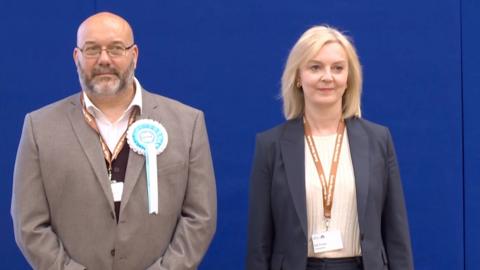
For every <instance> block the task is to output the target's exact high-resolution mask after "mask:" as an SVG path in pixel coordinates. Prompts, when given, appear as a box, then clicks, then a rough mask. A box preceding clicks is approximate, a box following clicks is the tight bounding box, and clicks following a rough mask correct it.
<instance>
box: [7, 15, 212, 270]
mask: <svg viewBox="0 0 480 270" xmlns="http://www.w3.org/2000/svg"><path fill="white" fill-rule="evenodd" d="M73 58H74V60H75V64H76V66H77V71H78V76H79V80H80V84H81V87H82V91H81V92H80V93H78V94H75V95H73V96H70V97H68V98H66V99H64V100H61V101H58V102H56V103H53V104H51V105H48V106H46V107H44V108H42V109H40V110H37V111H35V112H32V113H29V114H27V116H26V117H25V123H24V127H23V132H22V137H21V140H20V145H19V149H18V153H17V159H16V164H15V172H14V185H13V198H12V209H11V211H12V217H13V223H14V231H15V238H16V241H17V244H18V246H19V247H20V249H21V251H22V252H23V254H24V256H25V257H26V259H27V260H28V262H29V263H30V264H31V266H32V267H33V268H34V269H52V270H53V269H75V270H76V269H88V270H97V269H98V270H105V269H114V270H117V269H119V270H120V269H125V270H132V269H133V270H135V269H142V270H143V269H149V270H155V269H169V270H173V269H196V268H197V267H198V264H199V262H200V260H201V259H202V257H203V255H204V254H205V252H206V250H207V248H208V246H209V244H210V241H211V239H212V237H213V234H214V231H215V227H216V191H215V179H214V174H213V167H212V161H211V156H210V149H209V144H208V138H207V132H206V129H205V123H204V118H203V114H202V112H201V111H199V110H196V109H193V108H191V107H188V106H186V105H183V104H181V103H179V102H177V101H174V100H171V99H168V98H165V97H162V96H159V95H155V94H152V93H150V92H147V91H146V90H144V89H142V87H141V86H140V83H139V82H138V80H136V79H135V78H134V70H135V68H136V65H137V58H138V47H137V45H136V44H135V43H134V38H133V32H132V29H131V27H130V26H129V24H128V23H127V22H126V21H125V20H124V19H122V18H121V17H119V16H117V15H114V14H111V13H106V12H103V13H98V14H95V15H93V16H91V17H89V18H88V19H86V20H85V21H84V22H83V23H82V24H81V25H80V27H79V29H78V33H77V47H76V48H75V49H74V52H73ZM144 119H150V120H144ZM142 121H146V122H145V123H147V124H144V125H143V126H142V125H140V126H138V125H137V128H135V129H133V126H135V125H136V124H137V123H139V122H142ZM134 122H135V123H134ZM142 123H143V122H142ZM138 127H140V131H139V132H137V131H138ZM141 128H146V132H144V131H145V130H142V129H141ZM149 128H150V129H149ZM127 130H128V132H127ZM142 132H143V133H142ZM145 134H146V135H145ZM135 136H137V137H135ZM142 136H143V137H142ZM125 137H128V139H126V138H125ZM138 138H140V139H138ZM152 138H153V139H154V140H155V138H157V139H159V140H157V141H154V143H152V142H149V140H151V139H152ZM139 140H140V143H139ZM142 140H143V143H145V144H148V143H151V144H150V145H151V146H152V145H153V146H152V147H151V148H149V147H146V146H145V145H143V146H142ZM127 141H128V142H127ZM157 146H160V147H157ZM142 147H143V148H142ZM149 149H153V150H152V151H154V152H155V154H153V155H152V154H151V153H152V152H148V151H150V150H149ZM133 150H135V151H133ZM147 150H148V151H147ZM147 152H148V153H150V154H148V153H147ZM152 158H156V162H154V161H155V159H152ZM148 160H150V161H152V160H153V162H151V163H149V165H148V166H146V165H145V163H146V161H148ZM155 167H157V169H155ZM147 170H148V173H147ZM155 174H157V175H155ZM157 179H158V180H157ZM152 184H158V187H154V186H152ZM157 190H158V191H157ZM155 200H158V201H157V202H156V201H155Z"/></svg>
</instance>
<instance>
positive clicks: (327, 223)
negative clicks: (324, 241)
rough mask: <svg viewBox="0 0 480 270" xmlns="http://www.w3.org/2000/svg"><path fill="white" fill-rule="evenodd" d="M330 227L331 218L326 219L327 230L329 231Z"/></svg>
mask: <svg viewBox="0 0 480 270" xmlns="http://www.w3.org/2000/svg"><path fill="white" fill-rule="evenodd" d="M329 227H330V218H325V230H326V231H328V228H329Z"/></svg>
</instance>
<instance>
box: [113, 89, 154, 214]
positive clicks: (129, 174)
mask: <svg viewBox="0 0 480 270" xmlns="http://www.w3.org/2000/svg"><path fill="white" fill-rule="evenodd" d="M149 95H150V94H149V93H148V92H146V91H145V90H144V89H142V113H141V114H140V115H139V116H138V117H137V120H140V119H153V118H154V117H152V113H153V111H154V110H155V109H156V108H157V105H156V104H154V103H153V102H152V98H151V97H149ZM157 120H159V119H158V117H157ZM144 168H145V156H144V155H140V154H138V153H135V152H134V151H133V150H132V149H130V152H129V154H128V163H127V171H126V172H125V186H124V188H123V195H122V204H121V208H120V215H121V213H122V211H123V209H124V208H125V205H126V204H127V203H128V200H129V199H130V195H131V194H132V191H133V189H134V188H135V185H136V184H137V182H138V180H139V179H140V175H141V172H142V170H144ZM144 193H145V196H147V195H146V194H147V190H146V189H145V191H144ZM147 210H148V209H145V211H147Z"/></svg>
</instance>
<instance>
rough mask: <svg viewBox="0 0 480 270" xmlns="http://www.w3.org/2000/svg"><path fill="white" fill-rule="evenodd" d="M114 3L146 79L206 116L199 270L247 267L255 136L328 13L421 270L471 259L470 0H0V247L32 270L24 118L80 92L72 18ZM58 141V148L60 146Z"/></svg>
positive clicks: (477, 189) (479, 41)
mask: <svg viewBox="0 0 480 270" xmlns="http://www.w3.org/2000/svg"><path fill="white" fill-rule="evenodd" d="M104 10H108V11H112V12H115V13H118V14H120V15H121V16H123V17H125V18H126V19H127V20H128V21H129V22H130V23H131V25H132V27H133V29H134V32H135V37H136V43H137V44H138V46H139V48H140V57H139V67H138V69H137V73H136V74H137V77H138V78H139V80H140V82H141V83H142V85H143V86H144V87H145V88H147V89H149V90H151V91H153V92H156V93H159V94H162V95H165V96H168V97H172V98H175V99H178V100H180V101H182V102H184V103H187V104H190V105H192V106H195V107H197V108H200V109H202V110H203V111H204V112H205V116H206V120H207V126H208V131H209V135H210V143H211V147H212V154H213V159H214V165H215V169H216V176H217V187H218V229H217V233H216V236H215V239H214V241H213V242H212V245H211V247H210V249H209V251H208V253H207V255H206V257H205V259H204V261H203V263H202V265H201V269H243V268H244V255H245V244H246V216H247V185H248V177H249V173H250V163H251V158H252V154H253V147H254V145H253V144H254V135H255V133H257V132H259V131H262V130H264V129H267V128H269V127H272V126H273V125H276V124H278V123H280V122H282V121H283V118H282V113H281V102H280V100H279V99H278V98H277V96H278V93H279V88H280V76H281V73H282V69H283V65H284V62H285V59H286V57H287V55H288V52H289V49H290V48H291V47H292V46H293V44H294V43H295V41H296V40H297V38H298V37H299V36H300V35H301V33H302V32H303V31H305V30H306V29H307V28H308V27H310V26H312V25H315V24H321V23H327V24H330V25H333V26H336V27H339V28H341V29H343V30H347V34H349V35H351V36H353V39H354V43H355V44H356V47H357V49H358V53H359V55H360V59H361V62H362V65H363V68H364V74H365V83H364V95H363V109H364V117H365V118H368V119H370V120H373V121H375V122H378V123H380V124H384V125H387V126H389V127H390V128H391V131H392V134H393V137H394V140H395V144H396V148H397V154H398V158H399V162H400V167H401V173H402V177H403V184H404V188H405V194H406V201H407V208H408V212H409V218H410V227H411V234H412V242H413V250H414V257H415V265H416V268H417V269H421V270H423V269H425V270H428V269H445V270H451V269H455V270H456V269H459V270H464V269H466V270H474V269H478V265H480V256H478V254H479V253H480V233H479V230H478V228H480V215H479V214H478V213H480V200H479V199H476V198H475V197H476V196H475V194H480V181H479V178H480V169H479V168H478V167H477V166H478V164H479V163H480V154H479V153H480V142H479V141H478V139H477V138H478V137H479V136H480V125H478V124H477V121H478V118H477V113H478V112H477V108H478V107H476V106H477V100H479V98H480V92H479V91H478V85H480V75H479V74H480V73H479V68H478V64H477V63H478V62H479V61H480V55H479V54H478V53H477V50H478V49H477V48H480V38H479V37H478V34H477V33H476V30H477V29H478V28H479V27H480V18H479V16H478V13H479V11H480V3H478V1H475V0H442V1H437V0H423V1H416V0H403V1H381V0H364V1H348V0H336V1H329V2H328V3H327V2H325V1H314V0H305V1H285V0H276V1H273V0H265V1H254V0H242V1H221V0H204V1H188V0H187V1H175V2H174V1H148V0H137V1H114V0H88V1H87V0H69V1H63V0H50V1H48V2H45V1H35V0H23V1H18V0H16V1H15V0H2V1H1V2H0V30H1V31H0V33H2V34H3V37H4V38H3V39H2V41H1V42H0V53H1V56H0V120H1V123H2V126H3V128H2V130H3V131H2V132H1V133H0V136H1V137H0V143H1V144H2V148H1V149H2V150H3V156H2V158H1V164H0V179H1V181H0V192H1V193H0V195H1V196H0V216H1V219H0V237H1V238H0V239H1V240H2V241H1V245H0V254H2V257H4V258H8V259H7V260H3V262H2V265H3V266H2V267H1V268H2V269H28V264H27V263H26V262H25V260H24V259H23V257H22V255H21V253H20V252H19V250H18V249H17V247H16V245H15V242H14V238H13V231H12V222H11V218H10V213H9V210H10V199H11V186H12V173H13V165H14V160H15V154H16V148H17V144H18V140H19V136H20V133H21V126H22V123H23V117H24V115H25V114H26V113H27V112H29V111H32V110H34V109H37V108H39V107H41V106H43V105H46V104H48V103H50V102H53V101H55V100H58V99H60V98H63V97H65V96H67V95H70V94H72V93H75V92H76V91H78V90H79V85H78V80H77V74H76V70H75V65H74V63H73V60H72V51H73V47H74V46H75V39H76V29H77V27H78V25H79V23H80V22H81V21H83V20H84V19H85V18H86V17H87V16H89V15H91V14H93V13H95V12H97V11H104ZM67 151H68V149H67Z"/></svg>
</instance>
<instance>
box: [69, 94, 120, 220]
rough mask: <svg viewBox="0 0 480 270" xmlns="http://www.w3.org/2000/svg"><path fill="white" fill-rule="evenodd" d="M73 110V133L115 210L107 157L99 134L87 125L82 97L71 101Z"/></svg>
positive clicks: (71, 120) (71, 111)
mask: <svg viewBox="0 0 480 270" xmlns="http://www.w3.org/2000/svg"><path fill="white" fill-rule="evenodd" d="M71 104H72V108H71V110H70V111H69V113H68V117H69V119H70V123H71V124H72V127H73V131H74V133H75V135H76V136H77V139H78V141H79V142H80V145H81V147H82V148H83V150H84V151H85V155H86V156H87V159H88V161H89V162H90V164H91V166H92V169H93V171H94V173H95V175H96V176H97V180H98V183H99V184H100V186H101V187H102V189H103V192H104V193H105V197H106V198H107V200H108V203H109V205H110V208H111V210H112V211H113V210H114V206H113V195H112V190H111V187H110V183H109V181H108V175H107V167H106V166H105V157H104V156H103V153H102V147H101V145H100V140H99V137H98V134H97V133H96V132H95V131H94V130H93V129H92V128H91V127H90V126H89V125H88V124H87V122H86V121H85V118H84V117H83V113H82V105H81V104H80V95H79V94H78V95H75V96H73V97H72V99H71Z"/></svg>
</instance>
